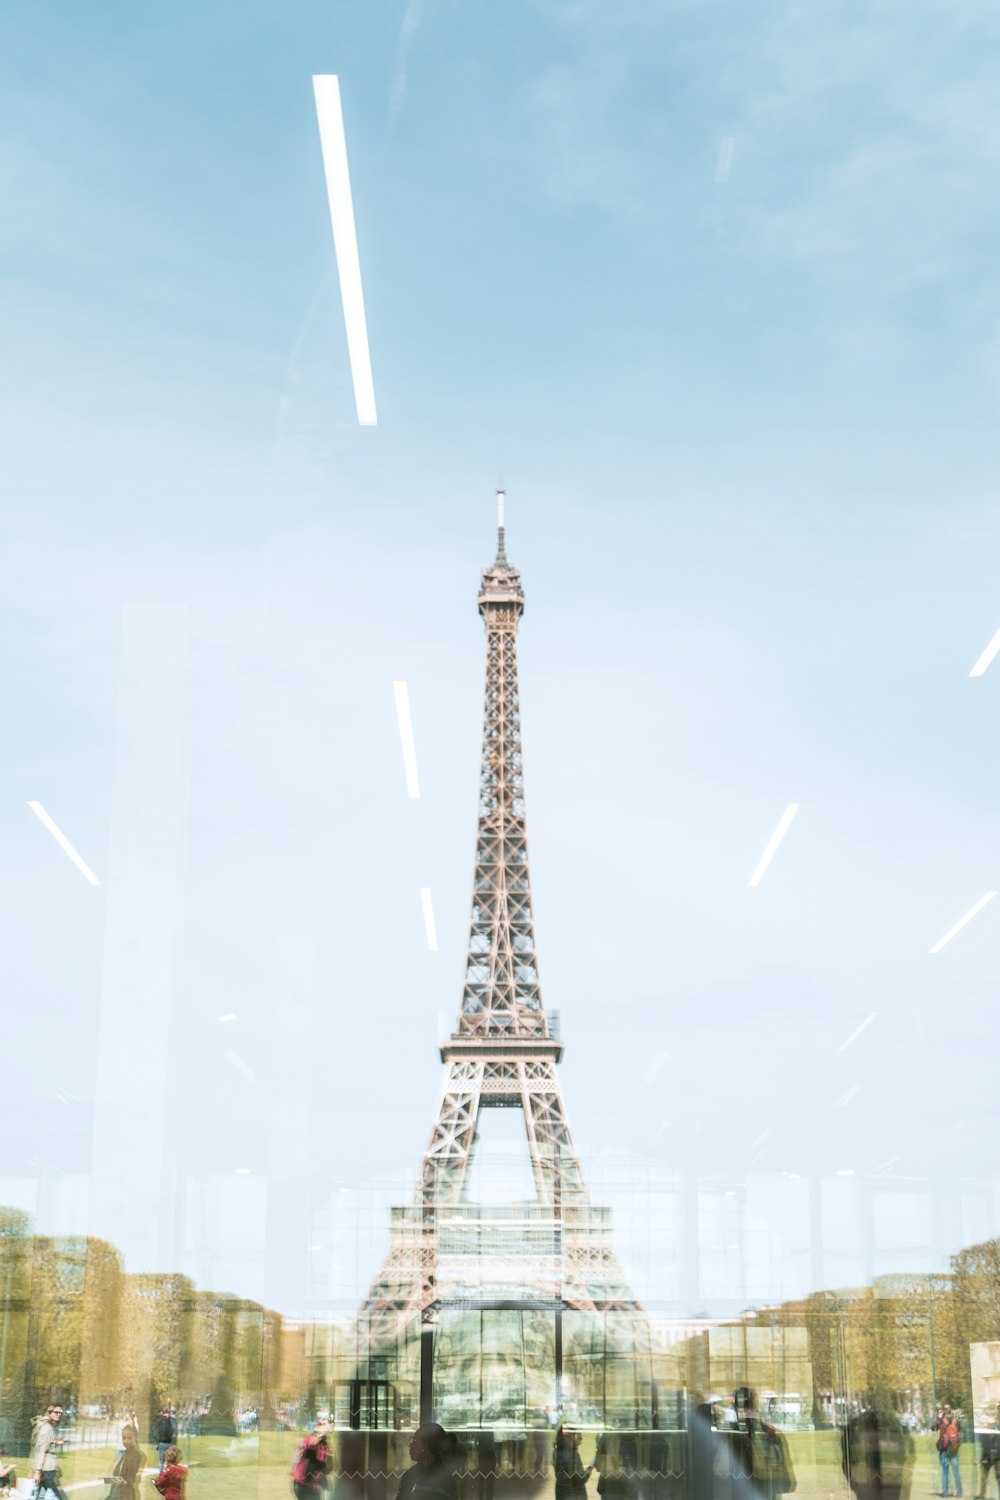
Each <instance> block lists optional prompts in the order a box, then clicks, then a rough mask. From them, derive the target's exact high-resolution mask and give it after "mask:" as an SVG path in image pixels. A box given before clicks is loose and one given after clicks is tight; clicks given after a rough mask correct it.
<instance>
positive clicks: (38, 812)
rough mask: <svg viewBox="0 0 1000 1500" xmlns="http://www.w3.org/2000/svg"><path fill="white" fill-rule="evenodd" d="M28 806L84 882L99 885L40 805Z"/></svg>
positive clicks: (94, 876)
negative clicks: (71, 862)
mask: <svg viewBox="0 0 1000 1500" xmlns="http://www.w3.org/2000/svg"><path fill="white" fill-rule="evenodd" d="M28 806H29V807H30V808H31V811H32V812H33V813H34V814H35V816H36V817H37V818H38V819H39V821H40V822H42V823H44V825H45V827H46V828H47V829H48V830H49V832H50V833H51V835H52V837H53V838H54V839H55V841H56V843H57V844H58V845H59V847H60V849H62V850H63V851H64V853H66V854H68V855H69V857H70V859H71V860H72V861H73V863H74V864H75V865H76V867H77V869H78V870H79V871H80V874H81V875H82V876H83V878H84V879H85V880H89V881H90V883H91V885H100V883H101V882H100V881H99V880H98V878H97V876H96V875H95V874H94V872H93V870H92V869H91V868H90V866H89V865H88V864H86V863H85V862H84V861H83V860H82V859H81V858H80V856H79V854H77V852H76V850H75V849H74V848H73V845H72V844H71V843H70V841H69V839H68V838H67V837H66V835H65V834H64V833H63V831H62V829H61V828H60V827H59V826H58V824H56V823H53V821H52V819H51V818H50V817H49V815H48V813H47V812H46V811H45V808H44V807H43V806H42V804H41V803H40V802H29V803H28Z"/></svg>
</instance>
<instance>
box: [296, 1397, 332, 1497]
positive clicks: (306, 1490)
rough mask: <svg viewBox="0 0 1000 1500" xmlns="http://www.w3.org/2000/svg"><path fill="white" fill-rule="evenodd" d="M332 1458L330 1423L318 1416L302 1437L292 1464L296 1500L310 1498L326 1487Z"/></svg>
mask: <svg viewBox="0 0 1000 1500" xmlns="http://www.w3.org/2000/svg"><path fill="white" fill-rule="evenodd" d="M332 1458H333V1455H332V1454H331V1452H330V1424H329V1422H328V1421H327V1420H326V1418H325V1417H317V1419H316V1426H315V1428H314V1429H313V1431H312V1432H311V1433H310V1434H309V1436H308V1437H304V1438H303V1439H302V1441H301V1443H300V1444H299V1448H298V1452H297V1453H296V1455H295V1462H294V1463H293V1464H292V1492H293V1494H294V1495H295V1500H310V1497H311V1496H313V1495H318V1494H319V1493H320V1492H321V1491H322V1490H324V1489H325V1488H326V1473H327V1470H328V1469H329V1468H330V1465H331V1462H332Z"/></svg>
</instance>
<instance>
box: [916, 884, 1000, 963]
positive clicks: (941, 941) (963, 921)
mask: <svg viewBox="0 0 1000 1500" xmlns="http://www.w3.org/2000/svg"><path fill="white" fill-rule="evenodd" d="M995 895H996V891H987V892H986V894H985V896H980V898H979V900H978V901H977V902H976V904H975V906H970V908H969V910H968V911H967V912H966V913H965V916H964V917H959V919H958V921H957V922H956V923H955V925H954V927H952V928H950V929H949V930H948V931H947V932H946V933H945V935H944V937H943V938H938V940H937V942H936V943H935V944H934V947H933V948H932V949H931V952H932V953H940V952H941V949H942V948H943V947H944V945H945V943H950V942H951V940H952V938H953V937H955V936H956V935H957V934H958V933H960V932H961V930H962V928H963V927H965V926H967V925H968V923H969V922H971V921H972V919H973V917H977V916H978V915H979V913H980V912H981V911H982V909H983V907H984V906H986V905H987V903H988V902H990V901H992V900H993V897H994V896H995Z"/></svg>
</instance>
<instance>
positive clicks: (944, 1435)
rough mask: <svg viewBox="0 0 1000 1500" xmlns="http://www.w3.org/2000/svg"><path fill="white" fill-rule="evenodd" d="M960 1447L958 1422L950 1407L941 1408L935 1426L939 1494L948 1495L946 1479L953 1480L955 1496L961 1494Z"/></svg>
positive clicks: (960, 1438)
mask: <svg viewBox="0 0 1000 1500" xmlns="http://www.w3.org/2000/svg"><path fill="white" fill-rule="evenodd" d="M961 1446H962V1434H961V1432H960V1431H959V1427H958V1420H957V1418H955V1417H954V1416H953V1415H952V1410H951V1407H950V1406H945V1407H942V1409H941V1416H940V1418H939V1420H938V1424H937V1451H938V1458H939V1459H940V1460H941V1494H942V1495H947V1493H948V1477H949V1475H951V1477H952V1478H954V1480H955V1494H956V1495H958V1496H961V1493H962V1469H961V1465H960V1464H959V1461H958V1450H959V1448H960V1447H961Z"/></svg>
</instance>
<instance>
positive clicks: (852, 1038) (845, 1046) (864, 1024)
mask: <svg viewBox="0 0 1000 1500" xmlns="http://www.w3.org/2000/svg"><path fill="white" fill-rule="evenodd" d="M877 1015H878V1011H877V1010H873V1011H872V1013H871V1015H870V1016H865V1018H864V1020H863V1021H862V1022H861V1025H860V1026H855V1028H854V1030H853V1031H852V1032H851V1034H850V1036H849V1037H847V1038H846V1039H845V1040H844V1041H842V1042H841V1044H840V1046H839V1047H838V1048H837V1051H838V1052H846V1051H847V1049H848V1047H850V1046H851V1045H852V1043H854V1042H856V1041H857V1039H858V1037H859V1036H860V1035H861V1033H862V1032H863V1031H866V1030H867V1028H868V1027H869V1026H870V1025H871V1024H872V1022H873V1021H874V1019H875V1017H876V1016H877Z"/></svg>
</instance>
